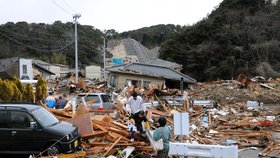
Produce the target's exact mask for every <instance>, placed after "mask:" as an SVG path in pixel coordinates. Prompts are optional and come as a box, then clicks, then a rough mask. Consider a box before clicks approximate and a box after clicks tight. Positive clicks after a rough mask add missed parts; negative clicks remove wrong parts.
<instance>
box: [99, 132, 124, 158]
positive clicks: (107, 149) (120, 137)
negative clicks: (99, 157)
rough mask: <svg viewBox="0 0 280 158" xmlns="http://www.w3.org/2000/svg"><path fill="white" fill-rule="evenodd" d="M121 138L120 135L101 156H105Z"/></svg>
mask: <svg viewBox="0 0 280 158" xmlns="http://www.w3.org/2000/svg"><path fill="white" fill-rule="evenodd" d="M121 139H122V137H119V138H118V139H117V140H116V141H115V142H114V144H113V145H112V146H111V147H110V148H109V149H107V151H106V152H105V153H104V154H103V157H105V156H106V155H107V154H108V153H109V152H110V151H111V150H112V149H113V147H114V146H115V145H116V144H117V143H118V142H119V141H120V140H121Z"/></svg>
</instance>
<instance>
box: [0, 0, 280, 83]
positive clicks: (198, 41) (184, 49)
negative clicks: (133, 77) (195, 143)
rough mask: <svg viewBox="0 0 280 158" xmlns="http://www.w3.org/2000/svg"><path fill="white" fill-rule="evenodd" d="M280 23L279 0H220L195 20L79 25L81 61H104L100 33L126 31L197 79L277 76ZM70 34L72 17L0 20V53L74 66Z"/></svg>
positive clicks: (110, 36) (121, 35)
mask: <svg viewBox="0 0 280 158" xmlns="http://www.w3.org/2000/svg"><path fill="white" fill-rule="evenodd" d="M180 16H184V15H180ZM279 26H280V2H278V1H277V0H273V2H272V0H224V1H223V2H222V3H221V4H220V6H219V7H217V8H216V9H215V10H214V11H212V13H211V14H209V15H208V16H207V17H205V18H204V19H203V20H201V21H200V22H198V23H196V24H195V25H193V26H179V25H172V24H169V25H155V26H151V27H145V28H141V29H138V30H133V31H127V32H123V33H118V32H116V31H115V30H114V29H111V30H107V31H105V32H104V33H103V32H101V31H100V30H98V29H96V28H94V27H93V26H86V25H78V36H79V38H78V43H79V46H78V51H79V65H81V66H82V67H83V66H85V65H88V64H92V63H95V64H99V63H102V62H103V60H102V54H103V50H102V46H103V39H102V37H106V41H108V40H110V39H116V38H128V37H130V38H133V39H135V40H137V41H139V42H140V43H141V44H142V45H144V46H146V47H147V48H149V49H152V48H154V47H158V46H160V47H161V49H160V56H159V57H160V58H162V59H165V60H169V61H173V62H176V63H179V64H182V65H183V68H184V70H183V71H184V72H183V73H185V74H188V75H190V76H191V77H193V78H195V79H197V80H198V81H209V80H216V79H231V78H235V77H237V76H238V75H239V74H240V73H242V74H245V75H247V76H249V77H252V76H255V75H261V76H264V77H279V70H280V62H279V61H280V27H279ZM73 34H74V25H73V23H70V22H69V23H65V24H63V23H61V22H60V21H57V22H55V23H53V24H52V25H49V24H43V23H39V24H34V23H32V24H28V23H26V22H18V23H6V24H3V25H0V58H6V57H14V56H21V57H30V58H37V59H42V60H44V61H46V62H50V63H59V64H68V65H69V66H70V67H74V65H75V64H74V60H75V50H74V43H73V42H74V36H73ZM107 56H110V54H109V53H107Z"/></svg>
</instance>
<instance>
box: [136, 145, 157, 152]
mask: <svg viewBox="0 0 280 158" xmlns="http://www.w3.org/2000/svg"><path fill="white" fill-rule="evenodd" d="M135 149H136V150H138V151H147V152H151V151H154V149H153V147H151V146H136V147H135Z"/></svg>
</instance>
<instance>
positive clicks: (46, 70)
mask: <svg viewBox="0 0 280 158" xmlns="http://www.w3.org/2000/svg"><path fill="white" fill-rule="evenodd" d="M33 65H34V66H35V67H36V68H38V69H40V70H42V71H45V72H47V73H49V74H51V75H55V73H53V72H51V71H50V70H48V69H46V68H44V67H43V66H42V65H41V64H37V63H33Z"/></svg>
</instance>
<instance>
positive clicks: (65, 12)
mask: <svg viewBox="0 0 280 158" xmlns="http://www.w3.org/2000/svg"><path fill="white" fill-rule="evenodd" d="M51 1H52V2H53V3H54V4H55V5H56V6H57V7H59V8H60V9H61V10H63V11H64V12H65V13H67V14H69V15H71V16H72V14H71V13H70V12H69V11H67V10H66V9H64V8H63V7H61V6H60V5H59V4H57V3H56V2H55V1H54V0H51Z"/></svg>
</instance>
